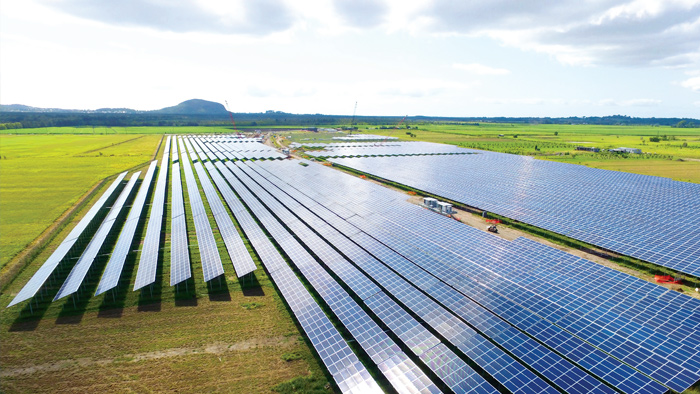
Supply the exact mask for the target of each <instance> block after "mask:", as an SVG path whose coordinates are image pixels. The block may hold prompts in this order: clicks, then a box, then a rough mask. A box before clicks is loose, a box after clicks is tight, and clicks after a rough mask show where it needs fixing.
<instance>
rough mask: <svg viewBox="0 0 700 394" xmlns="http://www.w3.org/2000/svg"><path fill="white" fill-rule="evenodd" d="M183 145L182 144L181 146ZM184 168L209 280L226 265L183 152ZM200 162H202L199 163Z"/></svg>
mask: <svg viewBox="0 0 700 394" xmlns="http://www.w3.org/2000/svg"><path fill="white" fill-rule="evenodd" d="M185 143H186V145H188V150H189V151H190V154H191V155H192V154H194V150H193V149H192V145H191V144H189V140H185ZM181 147H182V146H181ZM181 162H182V168H183V170H184V172H185V183H186V184H187V196H188V197H189V200H190V209H191V210H192V218H193V220H194V229H195V232H196V235H197V244H198V246H199V255H200V257H201V261H202V272H203V275H204V281H205V282H209V281H210V280H212V279H214V278H218V277H219V276H220V275H223V273H224V267H223V265H222V263H221V256H220V255H219V250H218V248H217V246H216V240H215V239H214V234H213V233H212V229H211V224H210V223H209V218H208V217H207V213H206V211H205V209H204V203H203V202H202V196H201V195H200V194H199V187H198V186H197V181H196V180H195V177H194V172H192V166H191V165H190V161H189V160H188V158H187V154H185V153H184V152H183V154H182V161H181ZM197 164H200V163H197Z"/></svg>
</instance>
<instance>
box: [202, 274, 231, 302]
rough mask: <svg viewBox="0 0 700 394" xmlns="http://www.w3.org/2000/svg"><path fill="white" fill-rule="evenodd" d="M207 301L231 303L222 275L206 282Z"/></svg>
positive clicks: (224, 278)
mask: <svg viewBox="0 0 700 394" xmlns="http://www.w3.org/2000/svg"><path fill="white" fill-rule="evenodd" d="M207 292H208V293H209V301H231V292H230V290H229V288H228V283H227V282H226V276H225V275H224V274H221V275H219V277H218V278H214V279H212V280H210V281H209V282H207Z"/></svg>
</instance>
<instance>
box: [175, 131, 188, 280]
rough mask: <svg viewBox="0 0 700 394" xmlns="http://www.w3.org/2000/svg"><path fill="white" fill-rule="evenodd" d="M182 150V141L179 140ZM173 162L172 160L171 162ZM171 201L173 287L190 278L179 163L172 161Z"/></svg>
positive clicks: (176, 149) (176, 146) (176, 147)
mask: <svg viewBox="0 0 700 394" xmlns="http://www.w3.org/2000/svg"><path fill="white" fill-rule="evenodd" d="M178 143H179V144H180V148H181V149H182V141H181V140H179V141H178ZM172 150H173V158H175V157H177V151H178V145H177V144H174V143H173V145H172ZM173 161H174V160H173ZM171 190H172V191H171V193H172V201H171V204H170V286H175V285H176V284H178V283H182V282H184V281H186V280H187V279H189V278H191V277H192V269H191V268H190V252H189V247H188V240H187V222H186V220H185V199H184V195H183V192H182V181H181V175H180V163H179V161H174V163H173V171H172V177H171Z"/></svg>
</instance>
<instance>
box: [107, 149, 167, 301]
mask: <svg viewBox="0 0 700 394" xmlns="http://www.w3.org/2000/svg"><path fill="white" fill-rule="evenodd" d="M157 163H158V161H157V160H154V161H152V162H151V165H150V166H149V167H148V170H147V171H146V175H145V176H144V178H143V182H142V183H141V186H140V187H139V191H138V193H137V194H136V198H135V199H134V202H133V203H132V204H131V210H130V211H129V216H127V218H126V223H125V224H124V227H123V228H122V231H121V233H120V235H119V239H118V240H117V244H116V245H115V246H114V251H112V255H111V256H110V258H109V261H108V262H107V266H106V267H105V270H104V273H103V274H102V279H101V280H100V283H99V284H98V285H97V290H96V291H95V295H96V296H97V295H100V294H102V293H104V292H105V291H107V290H111V289H113V288H115V287H117V284H118V283H119V276H121V273H122V269H123V268H124V262H125V261H126V256H127V254H128V253H129V249H130V248H131V243H132V242H133V240H134V234H135V233H136V227H137V226H138V223H139V220H140V219H141V213H142V212H143V206H144V204H145V203H146V196H147V195H148V191H149V190H150V188H151V181H152V180H153V173H154V171H155V169H156V164H157Z"/></svg>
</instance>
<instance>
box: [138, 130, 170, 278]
mask: <svg viewBox="0 0 700 394" xmlns="http://www.w3.org/2000/svg"><path fill="white" fill-rule="evenodd" d="M165 147H166V149H165V152H164V153H163V160H162V161H161V163H162V165H161V168H160V170H159V173H158V180H157V181H156V188H155V191H154V192H153V203H152V204H151V213H150V217H149V218H148V224H147V226H146V236H145V238H144V240H143V246H142V248H141V255H140V257H139V268H138V271H137V272H136V280H135V281H134V291H136V290H139V289H141V288H143V287H145V286H148V285H150V284H152V283H154V282H155V281H156V270H157V268H158V267H157V265H158V251H159V250H160V237H161V230H162V227H163V214H164V208H165V207H164V204H165V198H166V193H167V188H168V184H167V182H168V163H169V160H168V154H169V153H168V152H169V149H170V137H168V140H167V142H166V145H165ZM175 149H177V148H175Z"/></svg>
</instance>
